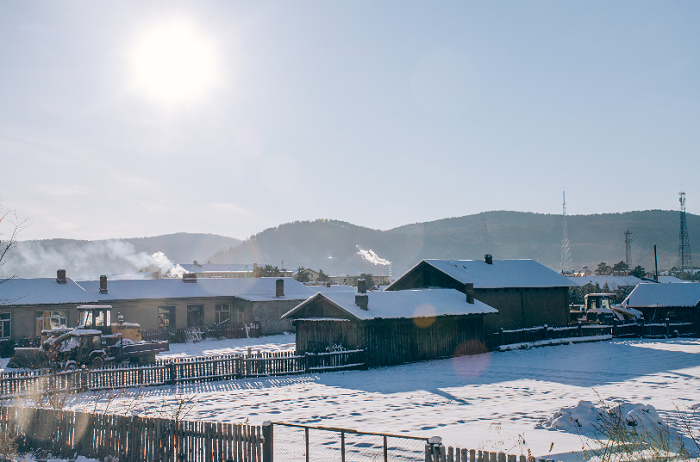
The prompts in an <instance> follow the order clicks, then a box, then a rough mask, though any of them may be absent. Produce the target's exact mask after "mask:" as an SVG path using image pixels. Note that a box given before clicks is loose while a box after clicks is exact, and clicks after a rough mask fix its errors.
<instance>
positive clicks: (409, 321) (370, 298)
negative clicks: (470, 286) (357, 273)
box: [283, 280, 496, 367]
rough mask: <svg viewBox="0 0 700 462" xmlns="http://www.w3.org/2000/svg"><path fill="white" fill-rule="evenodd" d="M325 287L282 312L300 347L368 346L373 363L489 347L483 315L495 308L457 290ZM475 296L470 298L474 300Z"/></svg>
mask: <svg viewBox="0 0 700 462" xmlns="http://www.w3.org/2000/svg"><path fill="white" fill-rule="evenodd" d="M363 283H364V281H363V280H361V281H360V283H359V286H360V287H358V292H326V293H323V292H320V293H317V294H316V295H314V296H313V297H310V298H309V299H308V300H306V301H304V302H303V303H300V304H299V305H298V306H296V307H295V308H294V309H292V310H291V311H289V312H288V313H286V314H284V315H283V318H285V319H292V320H293V321H294V324H295V326H296V332H297V333H296V349H297V351H299V352H313V353H318V352H324V351H328V350H329V349H333V348H336V347H342V348H346V349H350V350H352V349H357V348H363V349H365V350H366V355H367V365H368V366H370V367H375V366H385V365H392V364H401V363H406V362H413V361H421V360H425V359H433V358H439V357H446V356H455V355H459V354H468V353H479V352H483V351H484V350H485V347H484V324H483V322H484V316H485V315H488V314H490V313H496V310H495V309H493V308H491V307H490V306H488V305H486V304H485V303H482V302H480V301H478V300H474V299H473V297H472V298H471V300H469V299H468V297H469V295H467V296H465V294H464V293H462V292H459V291H457V290H454V289H430V290H405V291H398V292H385V291H374V292H364V287H363V286H364V284H363ZM470 301H471V303H469V302H470Z"/></svg>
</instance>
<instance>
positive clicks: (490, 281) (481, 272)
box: [387, 260, 576, 289]
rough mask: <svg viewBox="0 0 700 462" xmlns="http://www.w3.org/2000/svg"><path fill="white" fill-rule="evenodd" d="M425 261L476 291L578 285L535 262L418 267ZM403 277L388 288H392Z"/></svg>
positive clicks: (451, 262)
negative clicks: (471, 286)
mask: <svg viewBox="0 0 700 462" xmlns="http://www.w3.org/2000/svg"><path fill="white" fill-rule="evenodd" d="M423 262H425V263H427V264H428V265H431V266H433V267H434V268H436V269H438V270H440V271H442V272H443V273H446V274H447V275H449V276H451V277H452V278H454V279H456V280H457V281H460V282H462V283H464V284H466V283H468V282H471V283H472V284H474V288H475V289H497V288H505V287H508V288H511V287H513V288H527V287H540V288H542V287H575V286H576V285H575V284H574V283H572V282H571V281H569V278H566V277H564V276H562V275H561V274H559V273H557V272H556V271H552V270H551V269H549V268H547V267H546V266H544V265H542V264H540V263H538V262H536V261H534V260H493V262H492V263H491V264H489V263H486V262H485V261H483V260H423V261H422V262H420V263H418V265H420V264H421V263H423ZM418 265H416V266H414V267H413V268H411V269H410V270H409V271H408V272H407V273H406V274H408V273H410V272H411V271H413V269H415V268H416V267H417V266H418ZM404 276H405V274H404ZM404 276H401V277H400V278H399V279H397V280H396V281H394V282H393V283H392V284H391V285H390V286H389V287H388V288H387V289H391V287H392V286H394V285H395V284H396V283H397V282H398V281H400V280H401V279H402V278H403V277H404Z"/></svg>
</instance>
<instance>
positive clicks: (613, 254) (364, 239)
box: [2, 210, 700, 279]
mask: <svg viewBox="0 0 700 462" xmlns="http://www.w3.org/2000/svg"><path fill="white" fill-rule="evenodd" d="M568 223H569V240H570V243H571V255H572V260H573V264H574V268H576V269H578V268H580V267H581V266H582V265H588V266H589V267H590V268H592V269H593V268H595V266H596V265H597V264H598V263H600V262H601V261H604V262H606V263H608V264H609V265H612V264H614V263H616V262H618V261H621V260H624V259H625V244H624V234H623V233H624V230H625V229H629V230H630V231H632V233H633V234H632V239H633V243H632V264H633V265H641V266H643V267H644V268H646V269H647V270H652V269H653V267H654V254H653V247H654V244H656V245H657V247H658V255H659V268H660V269H668V268H670V267H672V266H674V265H676V264H677V252H678V232H679V214H678V212H677V211H664V210H648V211H642V212H626V213H614V214H596V215H572V216H569V217H568ZM687 223H688V234H689V236H690V244H691V249H695V250H696V251H697V250H700V241H694V239H695V238H700V216H698V215H692V214H688V215H687ZM561 241H562V217H561V215H545V214H536V213H524V212H505V211H496V212H484V213H479V214H476V215H468V216H464V217H456V218H445V219H442V220H436V221H431V222H426V223H414V224H410V225H405V226H401V227H398V228H394V229H391V230H388V231H380V230H375V229H370V228H365V227H361V226H356V225H353V224H351V223H346V222H342V221H337V220H325V219H321V220H315V221H303V222H300V221H297V222H293V223H286V224H282V225H280V226H277V227H275V228H269V229H266V230H264V231H262V232H260V233H258V234H255V235H253V236H251V237H250V238H248V239H247V240H245V241H242V242H241V241H239V240H238V239H234V238H229V237H224V236H218V235H213V234H192V233H175V234H168V235H163V236H154V237H144V238H129V239H110V240H98V241H80V240H71V239H49V240H37V241H23V242H19V243H18V245H17V247H16V248H15V249H13V250H12V251H11V252H10V253H9V254H8V256H7V262H6V264H5V266H3V267H2V274H3V275H16V276H18V277H54V276H55V274H56V270H57V269H58V268H65V269H66V270H67V271H68V275H69V277H73V278H76V279H95V278H97V277H98V276H99V275H100V274H107V275H109V276H111V277H119V276H122V277H124V276H126V277H133V275H134V274H135V273H136V272H137V271H139V270H140V269H142V268H145V267H154V268H156V269H159V270H161V271H165V272H167V270H168V269H169V268H171V267H172V265H173V264H174V263H191V262H192V261H194V260H197V261H199V262H206V261H211V262H212V263H244V264H250V263H259V264H271V265H274V266H284V267H286V268H288V269H296V268H297V267H299V266H303V267H306V268H313V269H316V270H318V269H323V270H324V272H326V273H328V274H357V273H361V272H370V273H373V274H388V273H389V270H390V268H391V271H392V273H393V274H394V275H399V274H401V273H403V272H405V271H406V270H407V269H409V268H410V267H411V266H413V265H415V264H416V263H417V262H418V261H420V260H421V259H424V258H448V259H481V258H483V256H484V254H485V253H490V254H492V255H493V256H494V258H496V259H508V258H531V259H534V260H538V261H540V262H541V263H543V264H544V265H546V266H548V267H550V268H552V269H554V270H556V271H559V269H560V260H561ZM156 252H163V253H164V255H163V256H157V257H156V258H154V257H153V256H152V255H153V254H154V253H156ZM693 258H694V261H695V262H696V263H697V264H700V255H699V254H698V253H695V255H693ZM389 262H391V267H390V266H389V265H388V263H389Z"/></svg>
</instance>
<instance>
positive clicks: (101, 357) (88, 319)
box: [7, 305, 170, 370]
mask: <svg viewBox="0 0 700 462" xmlns="http://www.w3.org/2000/svg"><path fill="white" fill-rule="evenodd" d="M111 310H112V307H111V306H110V305H80V306H78V314H79V316H80V320H79V323H78V324H79V325H78V327H76V328H66V327H61V328H57V329H50V330H44V331H42V335H41V340H42V341H41V344H40V347H39V348H15V354H14V356H12V358H11V359H10V361H9V362H8V364H7V365H8V367H27V368H31V369H38V368H51V369H68V370H70V369H75V368H77V367H82V366H87V367H91V368H100V367H102V366H103V365H104V364H106V363H112V362H116V363H119V362H123V361H129V362H132V363H140V364H153V363H155V359H156V355H157V354H158V353H161V352H164V351H169V350H170V348H169V346H168V342H146V341H143V340H142V339H141V326H140V325H139V324H136V323H126V322H124V321H123V317H122V316H121V315H120V316H119V317H118V320H117V323H116V324H113V323H112V319H111V318H112V316H111Z"/></svg>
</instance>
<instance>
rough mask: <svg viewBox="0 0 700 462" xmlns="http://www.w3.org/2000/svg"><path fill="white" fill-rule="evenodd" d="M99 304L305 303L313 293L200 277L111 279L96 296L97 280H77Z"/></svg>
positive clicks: (289, 284) (288, 285)
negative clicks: (218, 300) (197, 301)
mask: <svg viewBox="0 0 700 462" xmlns="http://www.w3.org/2000/svg"><path fill="white" fill-rule="evenodd" d="M277 279H282V280H283V281H284V296H283V297H275V288H276V282H275V281H277ZM79 284H80V285H81V286H82V287H84V288H85V290H86V291H87V292H89V293H90V294H91V295H93V296H94V297H95V298H97V299H98V300H99V301H110V300H143V299H152V298H194V297H237V298H241V299H244V300H250V301H264V300H306V299H307V298H309V297H310V296H312V295H313V294H314V291H312V290H311V289H309V288H308V287H306V286H304V284H301V283H299V282H297V281H295V280H294V279H292V278H221V279H208V278H200V279H197V282H183V280H182V279H139V280H123V279H122V280H114V281H108V282H107V290H108V293H106V294H101V293H100V281H80V283H79Z"/></svg>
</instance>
